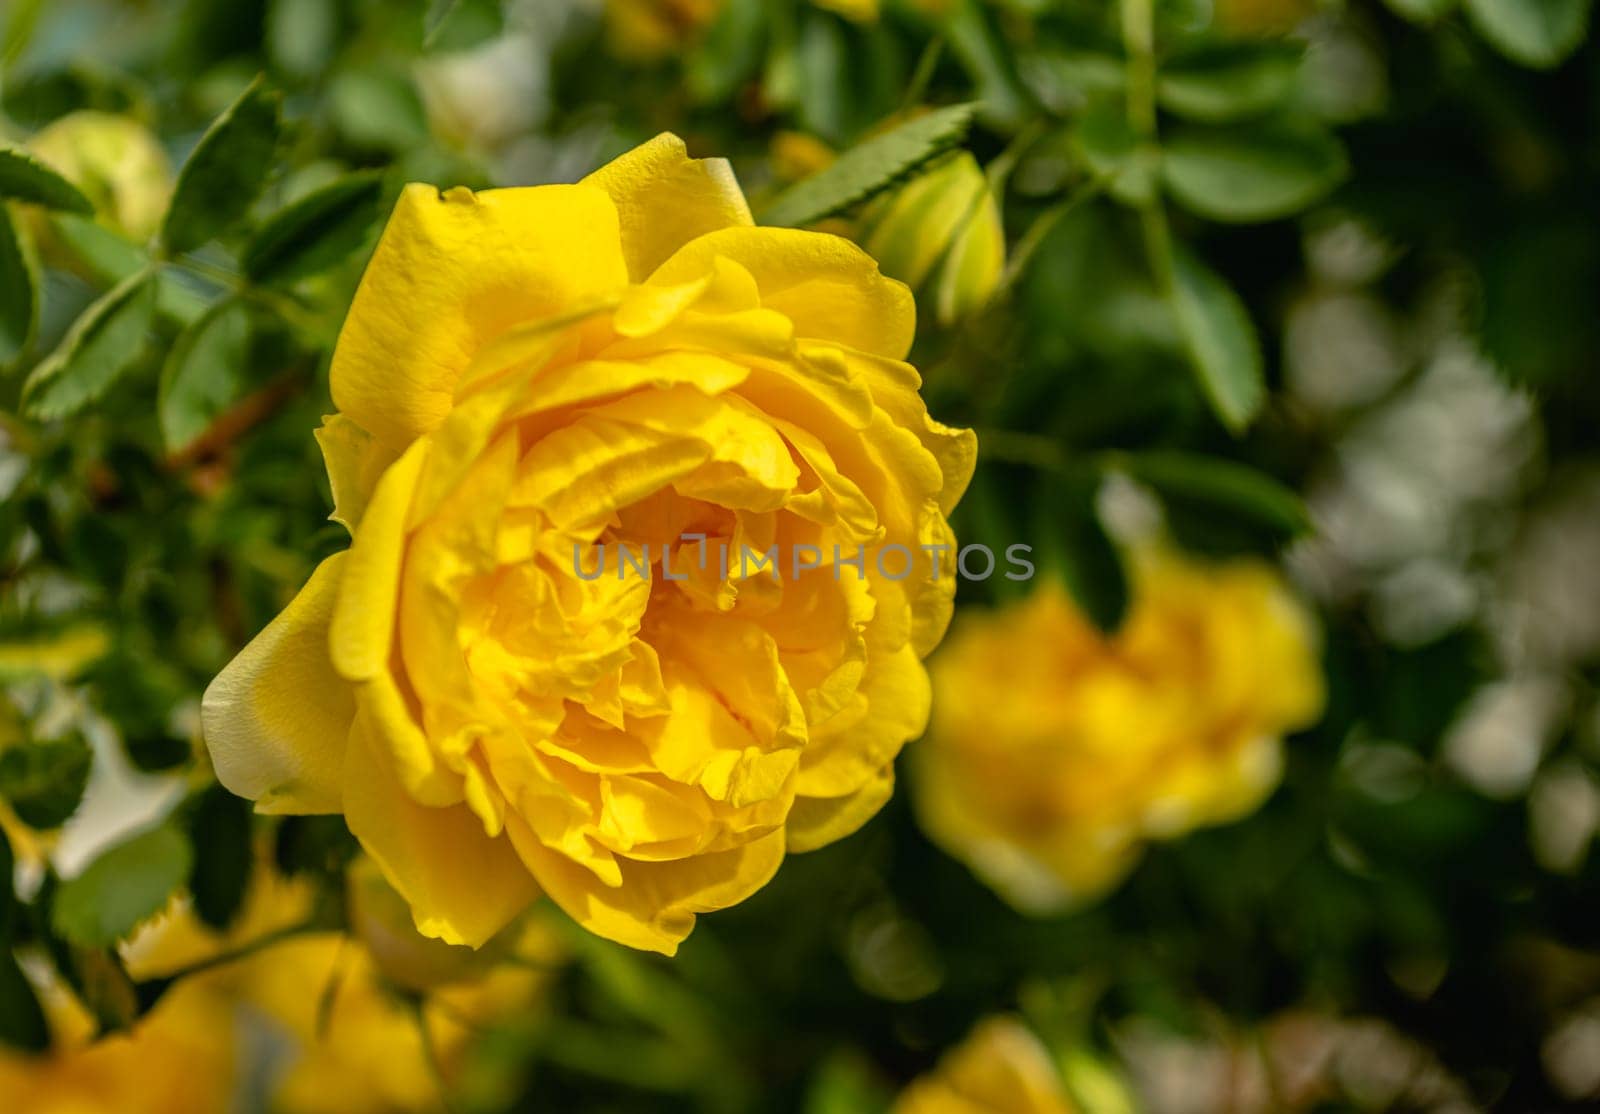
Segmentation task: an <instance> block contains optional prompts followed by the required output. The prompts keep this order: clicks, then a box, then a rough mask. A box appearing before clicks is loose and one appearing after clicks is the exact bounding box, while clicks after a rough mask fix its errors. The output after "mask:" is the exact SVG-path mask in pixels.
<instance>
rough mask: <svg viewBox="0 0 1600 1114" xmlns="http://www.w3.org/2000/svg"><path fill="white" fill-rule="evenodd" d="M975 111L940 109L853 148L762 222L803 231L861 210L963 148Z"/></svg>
mask: <svg viewBox="0 0 1600 1114" xmlns="http://www.w3.org/2000/svg"><path fill="white" fill-rule="evenodd" d="M972 110H973V106H972V105H970V104H958V105H953V106H951V107H949V108H940V109H935V110H934V111H932V112H929V113H927V114H926V115H923V116H918V117H917V118H916V119H914V120H909V121H907V122H906V123H904V124H901V125H900V126H899V127H897V128H894V129H892V130H890V131H887V132H884V133H883V134H881V135H877V136H874V137H873V138H871V139H869V140H867V141H866V142H864V143H861V144H858V145H857V146H855V147H852V148H851V149H850V150H848V151H846V152H845V153H844V154H842V155H840V156H839V158H838V159H837V160H836V161H835V162H834V163H833V164H832V165H831V166H829V167H828V168H827V169H825V170H822V171H819V172H818V173H816V174H813V175H812V176H811V177H809V178H806V179H805V180H803V181H800V182H796V183H795V184H794V185H793V186H790V187H789V188H788V189H787V190H785V191H784V192H783V193H782V194H780V195H779V196H778V197H777V199H776V200H774V201H773V202H772V204H771V205H770V206H768V207H767V209H766V210H765V211H764V212H763V213H762V214H761V222H762V223H763V224H775V225H788V226H790V227H801V226H804V225H808V224H815V223H816V222H817V221H819V220H823V219H824V218H826V217H831V216H833V215H834V214H835V213H841V212H844V211H845V210H846V209H850V208H853V207H854V206H856V205H859V204H860V203H861V202H863V201H866V200H867V199H868V198H870V197H872V196H873V195H875V194H877V193H880V192H881V191H883V190H885V189H887V188H888V187H890V186H892V185H894V184H895V183H897V182H899V181H901V180H902V179H905V178H907V177H909V176H910V175H912V174H914V173H915V172H916V171H917V170H918V169H920V168H921V167H923V166H924V165H926V164H927V163H928V162H930V161H931V160H933V159H935V158H937V157H938V156H939V155H942V154H944V153H945V152H946V151H948V150H950V149H951V148H953V147H955V146H956V145H957V144H959V143H960V142H961V140H962V138H963V137H964V136H965V135H966V133H967V126H968V125H969V124H970V123H971V122H972Z"/></svg>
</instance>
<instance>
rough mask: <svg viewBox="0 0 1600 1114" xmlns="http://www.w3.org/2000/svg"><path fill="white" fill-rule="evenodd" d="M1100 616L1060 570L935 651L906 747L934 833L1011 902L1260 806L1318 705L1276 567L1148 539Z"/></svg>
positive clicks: (1044, 896) (1299, 625)
mask: <svg viewBox="0 0 1600 1114" xmlns="http://www.w3.org/2000/svg"><path fill="white" fill-rule="evenodd" d="M1133 565H1134V586H1133V588H1134V590H1133V599H1132V605H1131V608H1130V611H1129V613H1128V616H1127V619H1126V620H1125V622H1124V624H1123V626H1122V628H1121V629H1120V630H1119V631H1118V632H1117V633H1116V634H1115V635H1110V636H1107V635H1104V634H1102V633H1101V632H1100V631H1099V630H1097V629H1096V628H1095V627H1094V625H1093V624H1092V623H1091V622H1090V621H1089V620H1088V618H1086V617H1085V616H1084V615H1083V613H1082V612H1081V611H1079V610H1078V608H1077V607H1076V606H1074V604H1073V603H1072V602H1071V600H1070V599H1069V598H1068V597H1067V595H1066V593H1065V592H1063V591H1062V590H1061V589H1060V587H1059V586H1058V585H1057V584H1056V583H1055V582H1054V581H1051V582H1049V583H1048V584H1047V585H1046V586H1044V587H1041V588H1040V589H1039V590H1037V591H1035V592H1034V593H1033V594H1032V595H1030V596H1029V597H1028V598H1027V599H1026V600H1024V601H1022V602H1021V603H1019V604H1016V605H1013V606H1011V607H1009V608H1006V609H1003V610H1000V611H997V612H992V613H988V614H985V613H981V612H973V613H970V614H968V615H966V616H964V617H963V620H962V621H961V622H959V623H958V624H957V628H956V631H955V633H954V634H953V635H952V637H951V639H950V641H949V643H948V644H947V645H946V646H945V648H944V650H943V651H942V652H941V653H940V655H939V657H938V659H937V660H936V661H935V663H934V681H935V689H936V691H937V692H938V693H939V703H938V709H937V714H936V716H935V718H934V722H933V725H932V727H931V729H930V731H929V737H928V739H927V741H926V743H925V744H924V745H923V746H922V747H921V748H920V749H919V753H918V755H917V762H916V763H915V768H916V774H917V776H916V778H915V779H914V781H915V788H916V790H917V795H916V800H917V805H918V810H919V813H920V815H921V818H922V822H923V826H924V828H925V829H926V830H927V832H928V833H929V834H930V835H931V836H932V837H933V838H934V839H935V840H936V841H938V842H939V843H940V844H941V845H942V846H944V847H945V848H946V849H947V850H948V851H950V853H951V854H953V855H955V856H956V857H958V858H960V859H963V860H964V861H965V862H966V863H967V864H968V865H969V866H971V867H972V869H973V870H974V871H975V872H976V873H977V874H978V875H980V876H981V877H982V878H983V879H984V881H986V882H987V883H989V884H990V885H991V886H993V887H995V888H996V889H997V890H999V891H1000V893H1001V894H1002V895H1004V896H1005V897H1006V898H1007V899H1008V900H1009V901H1011V902H1012V904H1014V905H1016V906H1017V907H1019V908H1021V909H1024V910H1029V911H1035V912H1046V911H1053V910H1057V909H1060V908H1062V907H1066V906H1070V905H1073V904H1077V903H1081V902H1082V901H1084V900H1086V899H1089V898H1093V897H1096V896H1098V895H1100V894H1102V893H1104V892H1105V891H1106V890H1107V889H1109V888H1110V887H1111V886H1113V885H1115V884H1116V883H1117V882H1118V881H1120V880H1121V879H1122V878H1123V876H1124V875H1125V874H1127V872H1128V871H1129V870H1130V869H1131V868H1132V866H1133V864H1134V863H1135V862H1137V861H1138V857H1139V853H1140V851H1141V849H1142V848H1143V846H1144V844H1145V842H1146V841H1148V840H1150V839H1159V838H1171V837H1173V836H1177V835H1180V834H1182V833H1184V832H1187V831H1190V830H1192V829H1194V828H1196V827H1200V826H1202V825H1206V824H1217V823H1222V822H1225V821H1228V820H1233V819H1237V818H1238V817H1240V816H1243V815H1245V814H1247V813H1249V812H1251V811H1252V810H1254V809H1255V808H1256V807H1257V806H1258V805H1259V804H1260V803H1261V801H1262V800H1263V799H1264V798H1265V797H1266V795H1267V794H1268V793H1269V792H1271V790H1272V788H1273V787H1274V786H1275V785H1276V784H1277V783H1278V779H1279V775H1280V773H1281V771H1282V768H1283V753H1282V750H1283V747H1282V739H1283V735H1284V734H1285V733H1286V732H1288V731H1292V730H1295V729H1297V728H1302V727H1307V726H1310V725H1311V724H1312V723H1313V722H1314V721H1315V720H1316V719H1317V717H1318V716H1319V715H1320V713H1321V710H1322V702H1323V682H1322V674H1321V670H1320V664H1319V661H1318V655H1317V652H1316V638H1315V635H1314V629H1313V627H1312V624H1311V621H1310V619H1309V617H1308V616H1307V615H1306V613H1305V612H1304V611H1303V610H1302V609H1301V608H1300V606H1299V605H1298V604H1297V603H1296V602H1295V600H1294V599H1293V597H1292V596H1291V595H1290V594H1289V592H1288V589H1287V588H1286V586H1285V585H1284V583H1283V581H1282V578H1281V577H1280V576H1279V575H1278V574H1277V573H1276V572H1275V571H1273V570H1272V569H1271V568H1270V567H1269V566H1267V565H1265V564H1262V563H1259V562H1255V561H1251V560H1236V561H1232V562H1229V563H1226V564H1222V565H1217V566H1208V565H1205V564H1202V563H1197V562H1193V561H1190V560H1187V559H1185V558H1182V557H1179V556H1177V555H1176V554H1172V553H1167V552H1164V551H1161V550H1158V549H1154V548H1151V549H1147V550H1145V551H1143V552H1141V553H1139V554H1138V555H1137V557H1136V559H1135V560H1134V562H1133Z"/></svg>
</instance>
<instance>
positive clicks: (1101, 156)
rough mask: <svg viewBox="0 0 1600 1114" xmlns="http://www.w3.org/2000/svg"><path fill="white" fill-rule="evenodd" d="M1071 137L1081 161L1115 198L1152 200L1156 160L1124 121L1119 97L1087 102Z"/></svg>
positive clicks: (1136, 202)
mask: <svg viewBox="0 0 1600 1114" xmlns="http://www.w3.org/2000/svg"><path fill="white" fill-rule="evenodd" d="M1073 140H1074V142H1075V143H1076V145H1077V149H1078V154H1079V156H1080V157H1081V158H1082V159H1083V161H1084V163H1085V164H1087V165H1088V167H1089V169H1090V170H1091V171H1093V172H1094V175H1095V177H1097V178H1103V179H1105V180H1106V183H1107V186H1106V188H1107V189H1108V190H1109V191H1110V193H1111V195H1112V196H1113V197H1115V198H1116V199H1117V200H1118V201H1121V202H1124V203H1125V204H1128V205H1145V204H1148V203H1149V202H1150V201H1152V200H1154V199H1155V196H1156V182H1157V169H1158V167H1159V161H1158V160H1157V159H1156V157H1155V151H1154V149H1153V148H1152V147H1150V146H1149V145H1148V144H1145V143H1142V142H1141V140H1140V138H1139V135H1138V133H1137V132H1135V131H1134V130H1133V126H1132V125H1131V124H1129V123H1128V112H1127V109H1126V108H1125V107H1124V106H1123V103H1122V100H1121V99H1120V98H1104V97H1101V98H1096V99H1095V100H1093V101H1091V102H1090V104H1089V106H1088V107H1087V108H1086V109H1085V110H1084V111H1083V113H1082V115H1081V116H1079V118H1078V125H1077V128H1076V129H1075V130H1074V132H1073Z"/></svg>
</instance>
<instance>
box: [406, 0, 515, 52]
mask: <svg viewBox="0 0 1600 1114" xmlns="http://www.w3.org/2000/svg"><path fill="white" fill-rule="evenodd" d="M504 30H505V12H504V10H503V5H502V3H501V0H430V3H429V4H428V10H427V11H426V12H425V13H424V14H423V20H422V49H423V50H468V49H470V48H472V47H474V46H477V45H478V44H480V43H484V42H487V41H488V40H490V39H492V38H494V37H495V36H496V35H498V34H500V33H501V32H503V31H504Z"/></svg>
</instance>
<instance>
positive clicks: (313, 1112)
mask: <svg viewBox="0 0 1600 1114" xmlns="http://www.w3.org/2000/svg"><path fill="white" fill-rule="evenodd" d="M312 897H313V894H312V891H311V890H310V888H309V887H308V886H306V885H305V884H304V883H303V882H301V881H298V880H294V879H285V878H283V877H281V876H279V875H277V874H275V873H273V872H272V871H271V870H270V869H268V868H267V867H266V864H265V863H262V864H261V866H260V868H259V869H258V870H257V871H256V873H255V875H254V876H253V880H252V884H251V887H250V890H249V892H248V893H247V895H246V900H245V904H244V907H243V909H241V911H240V913H239V916H238V918H237V920H236V923H235V924H234V925H233V926H231V927H230V928H229V929H228V931H226V932H217V931H215V930H213V929H210V928H207V927H206V926H205V925H203V924H202V923H200V921H199V920H198V919H197V918H196V917H195V916H194V915H193V913H192V911H191V909H190V907H189V905H188V903H187V902H186V901H182V900H177V901H174V903H173V905H172V907H171V908H170V909H169V910H167V912H165V913H164V914H163V915H162V916H160V917H159V918H156V919H155V920H153V921H151V922H149V923H148V924H146V925H145V926H143V927H142V928H141V929H140V930H139V931H138V932H137V933H136V934H135V935H134V937H133V938H132V939H131V940H130V941H128V943H127V944H125V945H124V946H123V948H122V956H123V960H124V963H125V965H126V967H127V970H128V972H129V974H130V975H131V976H132V977H134V978H136V979H150V978H158V977H163V976H171V975H174V974H178V973H180V972H182V971H184V970H185V969H187V968H190V967H193V966H195V965H197V964H198V965H204V964H206V963H207V961H210V960H214V959H216V958H218V957H220V956H223V955H224V954H228V953H239V958H236V959H233V960H232V961H231V962H225V963H221V964H218V965H216V966H204V967H203V969H202V970H201V971H200V972H199V973H196V974H186V975H181V977H179V978H178V980H177V982H176V983H175V984H174V988H173V989H172V990H170V991H168V993H167V997H166V998H164V999H163V1000H162V1002H161V1003H160V1004H159V1005H158V1007H157V1009H156V1011H155V1013H154V1014H153V1015H152V1020H156V1021H158V1022H160V1025H159V1027H158V1033H160V1034H166V1033H168V1032H169V1030H171V1028H172V1025H173V1023H172V1022H167V1021H163V1020H162V1019H164V1018H166V1016H167V1013H168V1012H169V1006H168V1000H169V999H172V998H173V996H174V995H180V996H181V997H180V998H179V999H178V1000H179V1001H180V1002H181V1003H182V1005H181V1012H180V1013H179V1015H178V1020H179V1021H182V1020H183V1019H186V1018H189V1017H191V1016H195V1017H198V1016H200V1014H199V1007H198V1006H197V1005H196V1004H195V1002H196V1001H201V1000H203V1001H207V1002H209V1003H210V1005H209V1007H207V1008H208V1011H209V1012H207V1013H206V1014H205V1015H204V1020H205V1022H206V1025H207V1026H208V1027H209V1029H210V1030H211V1032H210V1041H209V1043H208V1044H205V1045H204V1046H203V1050H204V1051H207V1052H209V1053H213V1054H215V1053H217V1050H219V1049H220V1050H223V1051H227V1050H235V1052H236V1053H237V1055H234V1054H230V1058H229V1059H228V1060H227V1061H226V1062H225V1063H224V1066H225V1067H230V1071H231V1073H232V1079H233V1082H232V1083H231V1084H228V1083H227V1082H226V1081H224V1083H225V1086H224V1089H223V1090H222V1091H221V1092H217V1093H220V1094H238V1093H241V1092H240V1088H242V1087H246V1086H249V1087H252V1088H258V1089H259V1092H260V1099H261V1102H262V1104H263V1105H264V1107H265V1109H267V1110H270V1111H273V1112H276V1114H323V1112H328V1114H366V1112H371V1114H379V1112H383V1111H412V1110H415V1111H425V1110H436V1109H439V1107H440V1092H439V1088H440V1084H441V1079H440V1078H439V1074H441V1073H442V1075H443V1077H444V1078H443V1082H444V1083H445V1085H447V1086H450V1087H452V1088H454V1087H460V1086H464V1085H468V1084H469V1083H470V1082H471V1080H470V1079H468V1078H467V1076H466V1075H465V1074H464V1073H463V1071H462V1070H461V1069H462V1067H463V1066H464V1064H465V1063H466V1061H467V1058H468V1056H469V1055H470V1053H471V1051H472V1048H473V1039H472V1038H473V1036H474V1033H475V1031H477V1030H479V1029H481V1028H483V1027H485V1026H489V1025H492V1024H494V1023H496V1022H498V1021H502V1020H504V1019H505V1018H507V1017H510V1016H512V1015H516V1016H518V1017H526V1016H527V1015H528V1012H529V1010H530V1009H533V1008H537V1006H538V1003H539V1000H540V997H541V992H542V989H543V987H544V985H545V984H546V982H547V981H548V979H549V978H550V972H553V971H555V970H556V969H557V968H558V966H559V964H560V963H561V961H562V960H563V959H564V957H565V950H564V948H563V947H562V946H561V944H560V942H559V940H558V939H557V937H556V936H555V934H554V933H552V932H551V931H550V929H549V927H548V926H547V925H546V924H545V922H544V921H543V920H542V919H540V918H535V917H530V918H526V919H524V920H523V921H520V922H518V923H517V924H514V925H512V926H510V927H508V928H507V929H506V930H505V931H504V932H503V933H502V934H501V936H500V937H498V938H497V946H496V948H494V949H493V950H492V951H491V950H489V949H485V950H482V951H474V950H472V949H471V948H466V947H452V946H450V945H448V944H444V943H442V942H440V941H438V940H432V939H428V938H426V937H423V936H420V935H418V934H417V932H416V930H415V929H414V928H412V926H411V922H410V918H409V916H404V903H403V901H401V899H400V898H399V897H398V895H395V894H394V893H393V892H392V891H390V890H389V889H388V887H387V884H386V883H384V882H383V880H382V878H381V877H378V876H376V875H375V873H374V872H373V870H372V868H371V867H370V864H369V863H368V862H367V861H366V860H357V861H356V862H355V863H353V864H352V865H351V868H350V892H349V894H348V895H347V902H346V903H347V906H348V908H349V911H350V918H351V926H350V928H351V935H350V936H348V937H346V936H342V935H340V934H338V933H334V932H326V931H317V932H302V933H299V934H297V935H291V936H289V937H287V938H285V939H275V934H278V933H280V932H281V931H282V930H285V929H292V928H294V927H296V926H299V925H302V924H303V923H304V922H305V921H306V918H307V916H308V915H309V914H310V912H311V910H312V900H311V899H312ZM396 903H398V905H399V910H400V912H401V913H402V915H403V916H404V919H403V920H402V919H400V918H399V917H396V916H395V915H394V910H395V905H396ZM262 943H265V946H262V947H258V948H254V949H252V947H251V945H253V944H262ZM149 1023H150V1021H149V1020H147V1021H144V1022H141V1023H140V1026H139V1028H138V1029H136V1032H143V1030H144V1028H145V1026H146V1025H148V1024H149ZM420 1026H426V1027H427V1032H428V1037H429V1044H430V1045H431V1049H428V1048H425V1047H424V1045H423V1037H422V1032H423V1030H422V1028H420ZM78 1028H79V1030H81V1033H82V1035H83V1036H84V1037H85V1038H86V1037H87V1034H88V1032H89V1031H90V1028H91V1026H90V1023H89V1021H88V1019H87V1018H86V1017H84V1018H82V1019H81V1024H80V1025H79V1026H78ZM262 1030H265V1034H266V1035H267V1036H268V1037H269V1038H270V1039H268V1040H266V1041H263V1040H262V1039H260V1038H261V1035H262V1033H261V1031H262ZM252 1033H254V1034H255V1037H254V1038H253V1039H252V1037H251V1034H252ZM162 1039H163V1041H165V1040H167V1038H166V1037H163V1038H162ZM96 1047H98V1046H96ZM162 1047H163V1048H165V1044H163V1046H162ZM273 1049H275V1050H276V1051H267V1054H265V1055H264V1056H262V1057H261V1058H259V1059H257V1058H253V1057H252V1054H253V1053H255V1052H262V1051H263V1050H273ZM430 1056H432V1057H435V1058H437V1060H438V1061H439V1062H438V1065H437V1069H438V1070H437V1072H436V1071H435V1068H434V1066H431V1065H430V1062H429V1057H430ZM230 1065H231V1066H230ZM0 1094H3V1092H0ZM212 1102H213V1103H215V1100H214V1099H213V1100H212ZM3 1108H4V1107H0V1109H3ZM219 1108H220V1104H217V1105H212V1104H210V1103H208V1104H203V1105H200V1106H196V1107H194V1109H202V1110H211V1109H219ZM104 1109H106V1110H108V1111H109V1110H112V1109H120V1108H118V1107H105V1108H104ZM141 1109H142V1108H141ZM152 1109H160V1108H159V1107H157V1108H152ZM182 1109H188V1108H182Z"/></svg>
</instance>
